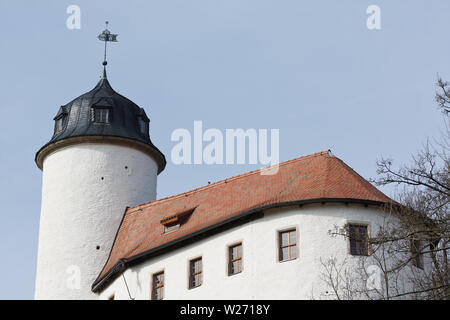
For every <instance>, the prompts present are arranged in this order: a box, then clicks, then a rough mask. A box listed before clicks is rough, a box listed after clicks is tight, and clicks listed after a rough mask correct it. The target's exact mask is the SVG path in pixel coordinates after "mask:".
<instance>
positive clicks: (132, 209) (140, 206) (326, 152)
mask: <svg viewBox="0 0 450 320" xmlns="http://www.w3.org/2000/svg"><path fill="white" fill-rule="evenodd" d="M318 156H330V157H335V156H334V155H332V154H331V150H330V149H328V150H324V151H320V152H316V153H312V154H308V155H306V156H301V157H298V158H294V159H291V160H287V161H283V162H281V163H278V164H275V165H272V166H269V167H265V168H261V169H256V170H252V171H248V172H244V173H241V174H238V175H235V176H232V177H229V178H225V179H222V180H219V181H216V182H213V183H211V184H207V185H204V186H201V187H198V188H194V189H191V190H188V191H185V192H181V193H178V194H175V195H171V196H168V197H164V198H161V199H157V200H152V201H149V202H145V203H142V204H138V205H135V206H132V207H130V208H129V209H128V213H132V212H135V211H139V209H143V208H147V207H150V206H152V205H156V204H160V203H162V202H165V201H167V200H172V199H174V198H178V197H182V196H185V197H186V196H189V195H191V194H194V193H196V192H198V191H203V190H205V189H209V188H214V187H217V186H219V185H222V184H225V183H228V182H231V181H235V180H238V179H242V178H245V177H248V176H251V175H254V174H256V173H260V171H261V170H262V169H269V168H273V167H276V166H277V165H278V166H279V167H281V166H285V165H288V164H291V163H293V162H297V161H302V160H306V159H310V158H313V157H318Z"/></svg>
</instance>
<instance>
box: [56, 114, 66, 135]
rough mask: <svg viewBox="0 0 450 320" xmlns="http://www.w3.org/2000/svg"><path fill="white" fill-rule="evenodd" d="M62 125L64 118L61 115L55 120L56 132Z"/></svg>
mask: <svg viewBox="0 0 450 320" xmlns="http://www.w3.org/2000/svg"><path fill="white" fill-rule="evenodd" d="M63 126H64V119H63V117H61V118H59V119H57V120H56V132H59V131H61V130H62V129H63Z"/></svg>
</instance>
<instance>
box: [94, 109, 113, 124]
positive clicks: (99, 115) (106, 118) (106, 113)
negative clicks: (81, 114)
mask: <svg viewBox="0 0 450 320" xmlns="http://www.w3.org/2000/svg"><path fill="white" fill-rule="evenodd" d="M110 113H111V112H110V109H109V108H95V109H94V122H97V123H109V122H110V118H111V115H110Z"/></svg>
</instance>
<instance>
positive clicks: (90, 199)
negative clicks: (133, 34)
mask: <svg viewBox="0 0 450 320" xmlns="http://www.w3.org/2000/svg"><path fill="white" fill-rule="evenodd" d="M105 44H106V42H105ZM103 64H104V66H106V61H105V62H104V63H103ZM54 121H55V127H54V134H53V137H52V138H51V140H50V141H49V142H48V143H47V144H45V145H44V146H43V147H42V148H41V149H40V150H39V151H38V152H37V154H36V159H35V160H36V164H37V166H38V167H39V168H40V169H41V170H42V172H43V176H42V207H41V218H40V227H39V247H38V262H37V273H36V288H35V298H36V299H96V298H97V295H96V294H94V293H92V292H91V285H92V283H93V282H94V280H95V278H96V277H97V276H98V274H99V273H100V271H101V270H102V268H103V265H104V263H105V261H106V260H107V258H108V255H109V252H110V249H111V246H112V244H113V241H114V237H115V235H116V232H117V230H118V227H119V225H120V222H121V219H122V217H123V214H124V212H125V209H126V207H127V206H133V205H137V204H141V203H145V202H148V201H151V200H155V199H156V180H157V175H158V174H159V173H160V172H161V171H162V170H163V169H164V167H165V165H166V160H165V157H164V155H163V154H162V153H161V152H160V151H159V150H158V148H156V147H155V146H154V145H153V143H152V142H151V140H150V136H149V122H150V121H149V119H148V117H147V115H146V114H145V111H144V109H142V108H140V107H138V106H137V105H136V104H135V103H133V102H132V101H130V100H128V99H127V98H125V97H123V96H122V95H120V94H118V93H117V92H115V91H114V90H113V89H112V87H111V85H110V84H109V82H108V79H107V76H106V68H105V69H104V71H103V76H102V78H101V80H100V81H99V82H98V84H97V85H96V86H95V88H94V89H92V90H91V91H89V92H87V93H85V94H83V95H81V96H79V97H78V98H76V99H74V100H73V101H71V102H69V103H68V104H66V105H64V106H61V107H60V109H59V111H58V113H57V115H56V117H55V118H54Z"/></svg>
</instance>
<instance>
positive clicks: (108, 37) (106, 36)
mask: <svg viewBox="0 0 450 320" xmlns="http://www.w3.org/2000/svg"><path fill="white" fill-rule="evenodd" d="M108 23H109V22H108V21H106V22H105V24H106V28H105V30H103V32H102V33H100V34H99V35H98V37H97V38H98V39H99V40H100V41H104V42H105V56H104V59H103V77H104V78H106V65H107V64H108V62H107V61H106V43H107V42H108V41H111V42H117V36H118V35H117V34H112V33H111V32H110V31H109V30H108Z"/></svg>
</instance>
